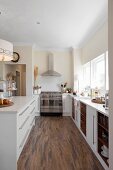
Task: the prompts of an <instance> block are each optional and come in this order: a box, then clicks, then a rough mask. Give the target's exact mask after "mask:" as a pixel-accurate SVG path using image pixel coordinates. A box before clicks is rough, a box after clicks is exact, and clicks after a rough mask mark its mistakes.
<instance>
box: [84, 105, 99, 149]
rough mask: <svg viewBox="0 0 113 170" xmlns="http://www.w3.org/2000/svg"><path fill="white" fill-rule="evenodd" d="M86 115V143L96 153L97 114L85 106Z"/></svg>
mask: <svg viewBox="0 0 113 170" xmlns="http://www.w3.org/2000/svg"><path fill="white" fill-rule="evenodd" d="M86 115H87V116H86V119H87V120H86V122H87V124H86V132H87V137H86V138H87V142H88V144H89V145H90V146H91V148H92V149H93V150H95V151H97V112H96V110H95V109H93V108H92V107H90V106H87V109H86Z"/></svg>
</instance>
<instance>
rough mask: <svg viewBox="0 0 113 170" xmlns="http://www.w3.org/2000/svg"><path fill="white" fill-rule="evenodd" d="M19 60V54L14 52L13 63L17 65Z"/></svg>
mask: <svg viewBox="0 0 113 170" xmlns="http://www.w3.org/2000/svg"><path fill="white" fill-rule="evenodd" d="M19 59H20V55H19V54H18V53H17V52H13V59H12V60H11V61H12V62H15V63H17V62H18V61H19Z"/></svg>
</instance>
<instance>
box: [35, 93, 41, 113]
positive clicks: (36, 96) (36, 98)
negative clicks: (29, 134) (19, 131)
mask: <svg viewBox="0 0 113 170" xmlns="http://www.w3.org/2000/svg"><path fill="white" fill-rule="evenodd" d="M34 96H35V100H36V110H35V112H36V114H35V116H40V95H39V94H36V95H34Z"/></svg>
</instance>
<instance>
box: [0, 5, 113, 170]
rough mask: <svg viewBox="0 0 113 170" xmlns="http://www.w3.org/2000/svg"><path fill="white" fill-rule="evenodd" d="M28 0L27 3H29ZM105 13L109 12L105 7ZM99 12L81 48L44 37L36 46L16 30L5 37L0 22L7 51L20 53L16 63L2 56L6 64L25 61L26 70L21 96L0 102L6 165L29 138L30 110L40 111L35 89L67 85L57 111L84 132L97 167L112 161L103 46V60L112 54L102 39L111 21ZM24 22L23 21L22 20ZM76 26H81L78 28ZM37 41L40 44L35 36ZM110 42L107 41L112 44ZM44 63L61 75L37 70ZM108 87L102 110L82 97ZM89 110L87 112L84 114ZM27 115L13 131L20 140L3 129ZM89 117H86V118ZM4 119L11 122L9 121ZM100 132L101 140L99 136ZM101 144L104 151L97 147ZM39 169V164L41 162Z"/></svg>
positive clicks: (32, 113) (43, 68) (4, 167)
mask: <svg viewBox="0 0 113 170" xmlns="http://www.w3.org/2000/svg"><path fill="white" fill-rule="evenodd" d="M109 3H112V2H109ZM105 4H106V5H107V3H105ZM105 4H104V5H105ZM2 5H4V6H5V4H4V3H3V2H2ZM29 5H31V6H32V3H31V4H29ZM41 5H42V4H41ZM105 7H106V8H107V6H105ZM9 8H11V9H12V10H14V9H13V6H9ZM26 8H27V7H26ZM34 8H35V7H34ZM103 11H104V8H103ZM108 11H109V10H108ZM104 12H105V13H104V15H106V10H105V11H104ZM110 12H111V6H110ZM4 15H5V14H4V11H1V15H0V17H1V22H2V24H3V23H4V22H3V20H2V18H4V17H6V16H4ZM12 15H13V12H12ZM109 15H111V13H110V14H109ZM109 15H108V17H110V16H109ZM51 16H52V15H51ZM103 18H104V21H103V20H102V18H100V19H101V20H102V22H101V26H99V25H98V28H96V29H97V30H96V29H95V30H93V31H94V32H93V35H92V36H91V38H90V39H88V40H87V41H86V42H85V43H84V45H83V46H82V48H81V47H80V48H78V47H77V48H75V47H74V46H72V45H71V48H70V47H69V46H68V43H67V44H65V43H64V44H63V48H58V47H57V46H58V44H57V45H55V44H54V43H53V42H52V43H53V46H52V45H51V46H50V44H48V47H46V46H47V44H46V40H45V41H44V43H45V44H44V46H42V48H40V47H39V46H36V45H33V43H32V44H31V43H30V42H27V41H26V40H25V39H23V40H21V39H20V37H21V35H19V36H18V37H17V36H16V39H14V35H13V36H11V34H10V33H8V37H7V35H5V34H3V29H2V27H1V28H0V29H1V39H6V40H8V41H10V42H12V44H13V51H14V52H17V53H18V54H19V56H20V58H19V60H18V62H17V63H14V62H12V61H11V62H10V61H8V62H7V64H9V65H10V64H11V65H13V64H14V65H16V64H18V65H25V66H26V71H25V72H26V73H25V74H26V76H25V77H26V93H25V95H26V96H21V97H12V101H13V102H14V105H13V106H9V107H5V108H0V115H1V121H0V124H1V128H0V129H3V127H4V123H2V122H3V120H4V118H6V122H7V124H8V126H9V128H8V129H7V128H6V130H4V133H3V130H0V134H1V136H2V135H3V136H2V140H1V143H0V144H1V146H2V147H3V146H4V147H5V148H6V146H7V143H6V144H5V141H4V139H3V138H4V134H5V133H6V136H7V137H8V138H9V139H10V138H11V136H9V135H8V134H10V135H13V140H10V141H9V148H8V147H7V154H6V156H5V158H6V159H5V160H8V161H9V162H12V163H11V166H12V167H11V168H10V169H12V170H13V169H14V170H15V169H16V166H17V165H16V162H17V160H18V158H19V155H20V153H21V152H22V150H23V148H24V145H25V142H26V140H27V139H28V138H29V137H28V136H29V134H30V135H31V133H30V131H31V132H32V130H31V129H32V127H35V126H34V124H35V116H39V119H40V111H41V108H40V104H41V103H40V102H41V101H40V96H41V94H42V93H41V94H39V93H40V92H41V91H42V92H45V91H47V92H48V91H50V92H56V91H60V92H67V91H68V90H69V89H71V90H72V93H63V94H62V103H61V102H60V104H59V105H61V106H62V109H63V111H62V115H63V116H65V117H64V122H65V121H66V120H65V119H67V117H66V116H70V117H73V118H72V120H73V121H74V123H75V125H76V127H78V129H79V130H80V133H81V134H82V136H83V137H84V139H85V140H86V142H87V143H88V144H89V146H90V148H91V150H92V151H93V152H94V154H95V155H96V157H97V159H98V160H99V162H100V163H101V164H102V166H103V168H104V169H111V170H112V169H113V168H112V162H113V161H112V154H113V152H112V147H113V146H112V114H111V112H112V102H111V101H112V89H111V87H112V86H111V85H112V76H111V75H112V66H111V63H110V64H109V66H108V65H107V62H108V61H107V59H108V51H109V62H111V61H112V58H110V56H112V55H111V54H112V48H111V49H109V46H108V41H109V40H108V41H107V39H108V25H110V24H111V23H109V21H108V19H107V17H103ZM4 19H6V18H4ZM9 21H10V18H9ZM88 21H89V20H88ZM18 22H19V23H18ZM99 22H100V20H99ZM16 24H17V25H18V26H19V24H23V20H22V18H21V17H20V18H19V20H18V21H17V23H16ZM26 24H28V23H27V21H26ZM96 24H97V23H96ZM23 26H24V27H23V30H24V29H25V25H23ZM34 27H35V26H34ZM36 27H39V28H38V31H39V32H40V30H41V29H40V27H41V21H40V22H38V23H37V24H36ZM109 27H110V26H109ZM7 29H8V28H7ZM13 29H14V28H13ZM30 29H31V28H30ZM34 29H35V30H34V32H35V31H36V28H34ZM51 29H52V28H51ZM28 31H29V29H28ZM82 31H84V30H83V29H82ZM44 33H45V32H44ZM19 34H22V32H21V30H20V32H19ZM110 34H112V33H111V32H110ZM15 35H17V34H15ZM82 35H83V34H82ZM30 36H31V35H30ZM111 37H112V36H111ZM111 37H110V38H111ZM67 38H68V37H67ZM74 39H75V37H74ZM16 41H17V42H16ZM22 41H23V43H21V42H22ZM54 41H55V40H54ZM110 41H112V40H111V39H110ZM64 42H65V41H64ZM55 43H57V39H56V41H55ZM37 44H38V43H37ZM39 44H40V46H41V41H40V43H39ZM70 44H72V43H70ZM110 44H112V43H110ZM67 46H68V48H66V47H67ZM55 47H56V48H55ZM64 47H65V48H64ZM110 47H112V45H111V46H110ZM50 54H51V55H52V59H53V61H52V65H49V57H50ZM99 62H100V63H101V66H102V67H101V69H96V70H98V72H96V71H95V68H96V67H98V68H99V67H100V66H99V65H98V64H99ZM97 63H98V64H97ZM7 64H6V62H3V61H2V66H1V65H0V68H1V67H3V65H7ZM97 65H98V66H97ZM103 65H106V66H104V67H103ZM35 67H37V77H36V78H35V79H34V68H35ZM50 67H51V68H52V71H56V72H58V73H60V74H61V76H57V77H54V76H49V77H48V76H47V77H45V76H42V74H43V73H44V72H46V71H48V69H49V68H50ZM107 67H108V68H109V76H108V69H107ZM103 68H104V69H103ZM87 70H88V71H87ZM92 70H93V71H92ZM89 73H90V74H89ZM92 73H94V74H92ZM2 74H3V75H2V79H5V76H6V75H5V76H4V72H3V73H2ZM95 75H99V76H97V79H95ZM108 79H109V84H108ZM83 82H84V83H83ZM65 83H66V88H64V89H63V88H62V85H64V84H65ZM89 86H91V87H92V88H91V89H90V88H89ZM36 87H37V88H36ZM97 87H98V88H97ZM108 87H109V106H110V107H109V110H108V108H107V107H108V105H106V110H105V108H104V107H103V104H96V103H93V102H91V100H90V99H88V98H89V97H90V96H92V98H95V97H96V98H98V99H100V98H99V97H100V96H101V97H102V98H101V102H102V101H104V95H105V92H106V90H108ZM95 88H96V89H95ZM34 89H35V90H34ZM95 92H96V93H95ZM33 93H35V94H33ZM73 94H74V95H73ZM52 95H53V94H52ZM52 95H51V96H50V98H52V97H53V96H52ZM76 95H77V96H76ZM30 96H32V97H30ZM82 96H83V97H82ZM58 97H59V96H58ZM106 99H107V98H106ZM60 100H61V99H60ZM60 100H59V99H58V101H60ZM35 101H36V102H35ZM106 101H107V100H106ZM17 103H18V104H17ZM23 103H24V106H23ZM56 103H57V102H56ZM22 106H23V107H22ZM28 106H29V109H28V111H27V112H26V109H27V107H28ZM59 108H60V107H59ZM73 108H74V110H73ZM8 112H10V114H11V115H10V116H9V113H8ZM11 112H12V113H11ZM23 112H25V114H22V113H23ZM49 112H50V110H49ZM89 112H90V113H91V114H89ZM109 113H110V114H109ZM21 114H22V115H25V117H23V118H22V119H23V120H22V119H21V120H20V118H18V115H21ZM6 115H7V116H6ZM80 115H81V116H80ZM89 115H90V116H89ZM103 115H104V117H103ZM28 117H29V118H28ZM109 118H110V119H109ZM18 119H19V120H18ZM28 119H29V123H27V124H26V126H25V132H26V133H24V134H19V135H20V136H21V135H23V137H22V139H24V137H26V140H21V137H19V138H18V137H17V138H16V135H17V134H18V133H17V132H16V131H10V133H9V132H8V130H10V128H11V127H12V125H13V127H14V129H16V128H17V127H19V128H22V127H23V124H24V121H26V122H27V120H28ZM45 119H46V121H48V117H47V118H46V117H45ZM9 120H10V121H9ZM108 120H110V121H109V128H108ZM16 121H17V122H18V125H16V124H15V122H16ZM73 121H72V124H73ZM90 121H92V123H91V122H90ZM9 122H11V124H10V123H9ZM53 122H54V119H53ZM59 122H60V120H59ZM95 122H96V123H95ZM51 123H52V122H51ZM54 123H55V122H54ZM36 125H37V123H36ZM16 126H17V127H16ZM67 126H69V125H67ZM92 126H93V127H92ZM103 126H104V127H103ZM99 127H102V128H103V129H104V132H105V133H103V131H102V130H101V129H100V131H98V134H97V133H96V129H99ZM27 128H28V129H29V131H28V130H27ZM11 129H12V128H11ZM89 129H91V131H89ZM94 129H95V130H94ZM37 135H38V130H37ZM95 136H96V138H95ZM102 137H103V138H104V139H105V140H103V138H102ZM92 139H93V142H92ZM16 140H17V141H16ZM94 140H95V141H94ZM99 142H101V143H102V142H103V143H104V144H103V145H101V144H100V143H99ZM3 143H4V145H3ZM43 144H44V143H43ZM21 145H22V147H21V148H20V149H19V151H18V149H16V147H17V148H18V147H19V146H21ZM106 146H107V147H106ZM108 146H109V149H108ZM78 147H79V146H78ZM10 148H11V149H12V151H11V150H10ZM1 149H2V148H1ZM1 149H0V150H1ZM8 149H9V150H8ZM102 150H103V152H104V153H103V152H102ZM17 151H18V153H17ZM1 153H2V154H1V155H0V165H1V167H0V169H1V170H7V168H8V167H9V166H10V163H8V162H7V165H6V164H5V160H4V157H2V156H3V153H4V152H1ZM9 154H13V156H14V157H13V158H12V160H11V159H9V157H8V156H9ZM102 154H103V155H102ZM108 155H109V156H108ZM108 157H109V160H108ZM20 159H21V156H20ZM3 162H4V164H3ZM21 164H22V159H21ZM97 164H98V163H97ZM108 164H109V166H108ZM13 165H14V166H13ZM65 165H66V164H65ZM48 166H49V165H48ZM57 166H58V165H56V170H57V169H58V167H57ZM73 166H74V167H75V165H73ZM98 166H99V165H98ZM14 167H15V168H14ZM19 167H20V165H19ZM38 168H40V167H38ZM46 168H47V167H46ZM65 168H66V166H65ZM67 168H68V169H69V167H68V165H67ZM84 168H87V166H84ZM20 169H22V168H21V167H20ZM40 169H41V168H40ZM42 169H44V167H43V168H42ZM48 169H49V168H48ZM54 169H55V168H54ZM70 169H71V168H70ZM92 169H93V168H92ZM98 169H99V168H98Z"/></svg>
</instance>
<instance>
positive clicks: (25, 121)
mask: <svg viewBox="0 0 113 170" xmlns="http://www.w3.org/2000/svg"><path fill="white" fill-rule="evenodd" d="M28 119H29V116H28V117H27V118H26V119H25V121H24V122H23V124H22V126H20V128H19V129H22V128H23V127H24V125H25V123H26V122H27V120H28Z"/></svg>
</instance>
